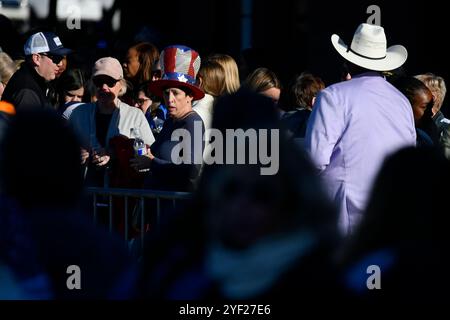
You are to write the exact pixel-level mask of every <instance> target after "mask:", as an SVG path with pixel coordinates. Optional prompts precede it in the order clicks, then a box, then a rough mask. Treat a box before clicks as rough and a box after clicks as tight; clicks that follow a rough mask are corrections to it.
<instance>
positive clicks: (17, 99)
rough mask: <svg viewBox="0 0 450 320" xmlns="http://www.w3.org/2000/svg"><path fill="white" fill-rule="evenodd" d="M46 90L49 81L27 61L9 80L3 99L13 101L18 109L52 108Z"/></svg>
mask: <svg viewBox="0 0 450 320" xmlns="http://www.w3.org/2000/svg"><path fill="white" fill-rule="evenodd" d="M46 91H47V83H46V82H45V80H44V78H42V77H41V76H39V75H38V74H37V72H36V71H35V70H34V69H33V68H32V67H31V66H30V65H29V64H28V63H26V62H25V63H23V64H22V66H21V68H20V69H19V70H18V71H17V72H16V73H14V74H13V76H12V77H11V79H10V80H9V82H8V85H7V86H6V88H5V92H4V93H3V95H2V100H4V101H8V102H10V103H12V104H13V105H14V107H15V108H16V110H17V111H20V110H25V109H37V108H51V104H50V101H49V100H48V99H47V97H46Z"/></svg>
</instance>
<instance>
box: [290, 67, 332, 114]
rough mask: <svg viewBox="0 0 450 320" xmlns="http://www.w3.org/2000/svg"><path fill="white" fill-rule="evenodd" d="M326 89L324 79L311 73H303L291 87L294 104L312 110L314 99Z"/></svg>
mask: <svg viewBox="0 0 450 320" xmlns="http://www.w3.org/2000/svg"><path fill="white" fill-rule="evenodd" d="M324 88H325V83H324V82H323V81H322V79H320V78H319V77H316V76H314V75H312V74H311V73H302V74H301V75H300V76H298V77H297V79H296V80H295V83H294V84H293V85H292V87H291V94H292V100H293V103H294V104H295V105H296V106H299V107H304V108H308V109H310V108H311V107H312V101H313V98H314V97H315V96H316V95H317V93H319V91H320V90H322V89H324Z"/></svg>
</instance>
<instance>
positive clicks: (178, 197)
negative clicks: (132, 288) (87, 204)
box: [85, 187, 192, 250]
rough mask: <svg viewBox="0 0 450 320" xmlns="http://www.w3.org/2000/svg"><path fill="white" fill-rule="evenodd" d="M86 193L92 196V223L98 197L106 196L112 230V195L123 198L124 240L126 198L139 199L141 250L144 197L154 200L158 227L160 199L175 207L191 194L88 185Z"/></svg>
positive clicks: (126, 218) (126, 221)
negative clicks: (170, 201) (169, 202)
mask: <svg viewBox="0 0 450 320" xmlns="http://www.w3.org/2000/svg"><path fill="white" fill-rule="evenodd" d="M85 191H86V193H87V195H91V196H92V200H93V201H92V205H93V219H94V223H96V222H97V220H98V219H97V218H98V214H97V210H98V205H99V202H98V197H99V196H106V197H107V198H108V203H107V206H108V220H109V231H110V232H113V197H122V198H123V199H124V203H125V205H124V231H125V232H124V233H125V234H124V237H125V241H128V227H129V222H130V221H129V219H130V217H129V212H128V211H129V210H128V200H129V199H130V198H134V199H139V210H140V214H139V216H140V230H141V232H140V240H141V250H143V249H144V235H145V201H144V199H155V200H156V228H157V229H158V228H159V225H160V222H161V200H172V205H173V207H174V208H175V207H176V203H177V202H178V201H183V200H190V199H191V197H192V194H191V193H189V192H172V191H158V190H145V189H118V188H94V187H89V188H86V189H85Z"/></svg>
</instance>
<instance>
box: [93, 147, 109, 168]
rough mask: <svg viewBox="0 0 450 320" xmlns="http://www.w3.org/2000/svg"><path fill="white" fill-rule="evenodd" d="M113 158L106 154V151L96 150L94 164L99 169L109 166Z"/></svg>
mask: <svg viewBox="0 0 450 320" xmlns="http://www.w3.org/2000/svg"><path fill="white" fill-rule="evenodd" d="M110 159H111V157H110V156H109V155H108V154H107V153H106V152H105V150H103V149H100V150H94V151H93V152H92V163H93V164H95V165H96V166H97V167H103V166H105V165H107V164H108V162H109V160H110Z"/></svg>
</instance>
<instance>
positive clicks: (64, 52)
mask: <svg viewBox="0 0 450 320" xmlns="http://www.w3.org/2000/svg"><path fill="white" fill-rule="evenodd" d="M49 52H50V53H51V54H55V55H58V56H66V55H68V54H70V53H72V52H73V50H71V49H67V48H59V49H55V50H51V51H49Z"/></svg>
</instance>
